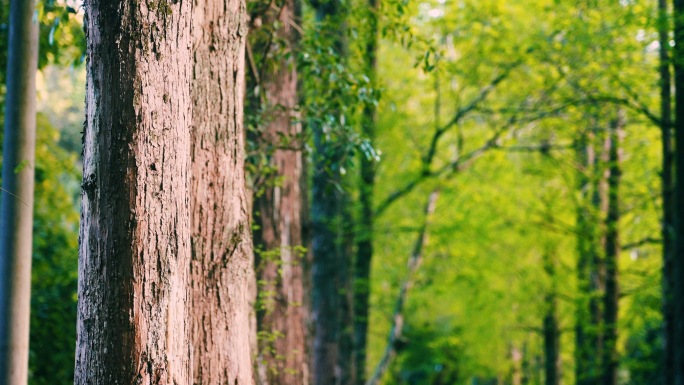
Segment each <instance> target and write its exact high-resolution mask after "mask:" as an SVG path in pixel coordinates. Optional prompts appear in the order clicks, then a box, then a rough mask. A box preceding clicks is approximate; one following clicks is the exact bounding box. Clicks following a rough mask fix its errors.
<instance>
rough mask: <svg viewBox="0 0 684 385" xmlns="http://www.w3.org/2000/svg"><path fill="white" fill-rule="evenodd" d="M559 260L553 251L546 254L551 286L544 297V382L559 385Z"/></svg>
mask: <svg viewBox="0 0 684 385" xmlns="http://www.w3.org/2000/svg"><path fill="white" fill-rule="evenodd" d="M557 264H558V261H557V259H556V256H555V254H554V252H553V251H547V252H546V253H545V254H544V271H545V272H546V275H547V277H548V278H549V281H550V282H551V287H550V289H549V292H548V293H547V294H546V297H545V299H544V302H545V304H544V305H545V307H544V320H543V325H542V333H543V334H542V337H543V340H544V379H545V380H544V384H545V385H559V384H560V380H561V376H560V327H559V325H558V294H557V288H556V280H557V278H556V266H557Z"/></svg>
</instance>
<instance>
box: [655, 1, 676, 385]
mask: <svg viewBox="0 0 684 385" xmlns="http://www.w3.org/2000/svg"><path fill="white" fill-rule="evenodd" d="M658 11H659V18H660V24H659V26H658V35H659V39H658V41H659V42H660V51H659V52H660V120H661V122H660V130H661V132H662V139H661V141H662V157H663V160H662V162H663V163H662V168H663V169H662V171H661V181H662V196H663V198H662V199H663V201H662V205H663V218H662V237H663V269H662V274H663V332H664V338H663V343H664V347H663V352H664V362H663V381H664V383H665V384H666V385H671V384H672V383H673V381H674V377H673V376H674V361H673V360H674V350H673V349H674V347H673V345H672V342H673V338H674V329H673V326H674V318H673V316H674V314H673V311H674V303H673V302H672V300H673V298H672V294H673V293H672V289H673V287H674V282H673V277H672V257H673V255H672V232H673V227H672V225H673V224H672V209H673V206H672V188H673V180H672V171H673V170H672V160H673V159H672V155H673V153H672V90H671V87H672V77H671V73H670V66H671V65H672V63H670V54H669V49H670V22H669V19H668V15H669V12H668V5H667V0H658Z"/></svg>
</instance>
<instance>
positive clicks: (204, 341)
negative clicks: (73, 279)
mask: <svg viewBox="0 0 684 385" xmlns="http://www.w3.org/2000/svg"><path fill="white" fill-rule="evenodd" d="M247 21H248V18H247V14H246V7H245V3H244V1H242V0H195V1H194V12H193V20H192V28H193V41H192V44H193V47H194V49H193V51H194V55H193V62H192V69H193V77H192V79H191V84H192V87H191V89H192V91H191V98H192V105H193V114H192V122H191V123H192V135H191V146H190V148H191V159H192V173H191V174H192V178H191V179H192V181H191V202H190V215H191V223H192V228H191V238H192V241H191V244H192V263H191V267H190V272H191V277H192V288H191V290H192V294H191V302H190V310H189V311H190V312H191V314H192V342H193V352H194V356H193V358H194V370H193V374H192V376H193V377H194V383H195V384H231V385H249V384H252V383H253V382H254V378H253V368H252V360H251V358H252V348H251V338H250V333H252V332H253V330H252V328H251V326H250V325H251V324H252V320H251V318H250V317H251V316H252V315H253V313H252V306H253V304H254V300H255V299H254V298H253V294H254V293H253V291H252V290H250V287H251V286H252V282H253V280H254V279H255V278H254V268H253V253H252V237H251V230H250V224H249V218H250V215H249V208H248V201H247V194H246V191H245V171H244V162H245V160H244V158H245V153H244V140H245V139H244V127H243V103H244V102H243V98H244V57H245V41H246V40H245V39H246V35H247V30H248V25H247Z"/></svg>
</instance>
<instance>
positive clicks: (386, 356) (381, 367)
mask: <svg viewBox="0 0 684 385" xmlns="http://www.w3.org/2000/svg"><path fill="white" fill-rule="evenodd" d="M438 197H439V191H438V190H434V191H432V193H430V196H429V197H428V199H427V202H426V204H425V210H424V211H423V215H424V222H423V225H422V227H421V228H420V230H419V232H418V237H417V238H416V243H415V244H414V246H413V250H412V251H411V256H410V257H409V260H408V271H407V272H406V277H405V278H404V281H403V282H402V284H401V287H400V289H399V295H398V296H397V300H396V303H395V305H394V314H393V315H392V326H391V327H390V332H389V335H388V336H387V346H385V351H384V352H383V354H382V357H381V358H380V361H379V362H378V364H377V366H376V367H375V369H374V370H373V374H372V375H371V377H370V379H369V380H368V382H366V385H377V384H379V383H380V381H381V380H382V377H383V376H384V375H385V373H386V372H387V370H388V369H389V367H390V364H391V363H392V360H394V358H395V357H396V355H397V350H396V348H397V343H398V342H399V339H400V338H401V335H402V333H403V330H404V306H405V304H406V299H407V298H408V293H409V290H410V289H411V286H412V285H413V276H414V275H415V273H416V271H417V270H418V267H420V263H421V262H422V259H423V249H424V248H425V244H426V243H427V227H428V225H429V224H430V219H431V216H432V214H433V213H434V212H435V206H436V205H437V198H438Z"/></svg>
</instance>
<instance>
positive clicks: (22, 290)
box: [0, 0, 38, 385]
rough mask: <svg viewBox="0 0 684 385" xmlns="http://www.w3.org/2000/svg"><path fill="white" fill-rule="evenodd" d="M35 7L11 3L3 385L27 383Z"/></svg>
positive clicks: (1, 229)
mask: <svg viewBox="0 0 684 385" xmlns="http://www.w3.org/2000/svg"><path fill="white" fill-rule="evenodd" d="M34 12H35V2H34V1H29V0H13V1H11V2H10V14H9V51H8V61H7V99H6V104H5V108H6V110H5V131H4V144H3V158H2V189H1V190H0V196H1V197H2V198H0V384H1V385H12V384H26V382H27V381H28V359H29V323H30V322H29V320H30V317H29V313H30V308H31V246H32V238H33V191H34V174H35V168H34V167H35V148H36V70H37V66H38V24H37V23H36V22H34V20H33V15H34Z"/></svg>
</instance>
